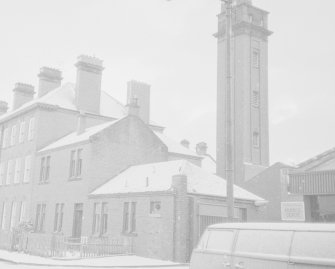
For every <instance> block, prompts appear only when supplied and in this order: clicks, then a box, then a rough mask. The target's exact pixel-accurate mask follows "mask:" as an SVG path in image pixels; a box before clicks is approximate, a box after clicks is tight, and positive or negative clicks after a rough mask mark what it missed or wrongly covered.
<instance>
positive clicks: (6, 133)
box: [2, 128, 9, 148]
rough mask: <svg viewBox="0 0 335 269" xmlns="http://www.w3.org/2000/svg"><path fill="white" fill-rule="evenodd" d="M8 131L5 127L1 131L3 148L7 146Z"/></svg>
mask: <svg viewBox="0 0 335 269" xmlns="http://www.w3.org/2000/svg"><path fill="white" fill-rule="evenodd" d="M8 132H9V129H8V128H5V130H4V131H3V140H2V147H3V148H6V147H7V146H8Z"/></svg>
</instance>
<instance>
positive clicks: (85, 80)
mask: <svg viewBox="0 0 335 269" xmlns="http://www.w3.org/2000/svg"><path fill="white" fill-rule="evenodd" d="M102 63H103V61H102V60H100V59H98V58H96V57H91V56H87V55H81V56H79V57H78V61H77V63H76V64H75V66H76V67H77V81H76V90H75V100H76V101H75V102H76V106H77V109H78V110H80V111H85V112H90V113H94V114H100V97H101V79H102V71H103V70H104V67H103V66H102Z"/></svg>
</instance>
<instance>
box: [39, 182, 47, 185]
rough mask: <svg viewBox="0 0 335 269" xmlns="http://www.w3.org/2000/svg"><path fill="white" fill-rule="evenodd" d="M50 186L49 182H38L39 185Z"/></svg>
mask: <svg viewBox="0 0 335 269" xmlns="http://www.w3.org/2000/svg"><path fill="white" fill-rule="evenodd" d="M47 184H49V181H40V182H38V185H47Z"/></svg>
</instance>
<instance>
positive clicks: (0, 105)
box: [0, 101, 8, 116]
mask: <svg viewBox="0 0 335 269" xmlns="http://www.w3.org/2000/svg"><path fill="white" fill-rule="evenodd" d="M7 110H8V103H7V102H5V101H0V116H2V115H3V114H6V113H7Z"/></svg>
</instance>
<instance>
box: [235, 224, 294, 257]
mask: <svg viewBox="0 0 335 269" xmlns="http://www.w3.org/2000/svg"><path fill="white" fill-rule="evenodd" d="M292 234H293V232H291V231H267V230H242V231H240V232H239V234H238V239H237V245H236V252H248V253H260V254H272V255H286V256H287V255H288V254H289V249H290V244H291V239H292Z"/></svg>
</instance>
